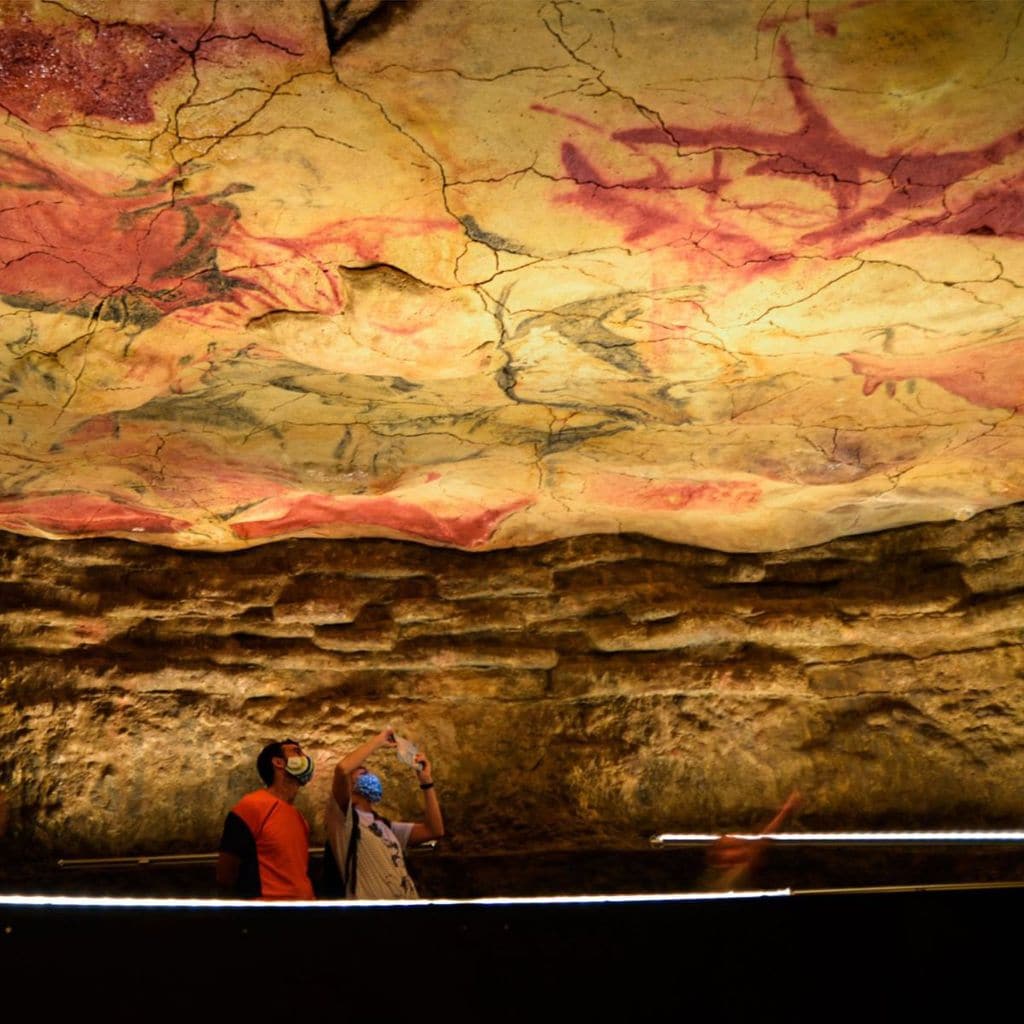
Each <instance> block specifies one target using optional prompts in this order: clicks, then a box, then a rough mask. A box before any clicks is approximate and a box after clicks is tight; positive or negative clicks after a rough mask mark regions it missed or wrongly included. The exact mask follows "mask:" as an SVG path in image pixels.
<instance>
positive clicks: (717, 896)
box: [0, 889, 792, 910]
mask: <svg viewBox="0 0 1024 1024" xmlns="http://www.w3.org/2000/svg"><path fill="white" fill-rule="evenodd" d="M791 895H792V892H791V890H789V889H764V890H757V889H753V890H748V891H744V892H659V893H635V894H629V895H606V896H496V897H489V898H487V899H472V900H454V899H436V900H266V901H263V900H223V899H208V900H204V899H184V900H182V899H167V898H162V897H135V896H18V895H7V896H4V895H0V907H93V908H96V909H99V910H102V909H113V908H119V907H134V908H142V907H150V908H153V909H158V910H208V909H210V908H232V909H236V910H238V909H241V910H273V909H275V908H279V909H295V908H296V907H307V908H310V909H312V908H317V907H320V908H331V909H344V908H346V907H465V906H482V907H507V906H530V905H535V904H566V903H568V904H574V903H578V904H591V903H597V904H600V903H686V902H694V903H696V902H701V901H707V900H749V899H761V898H765V897H769V898H774V897H778V896H791Z"/></svg>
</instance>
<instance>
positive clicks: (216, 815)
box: [0, 506, 1024, 884]
mask: <svg viewBox="0 0 1024 1024" xmlns="http://www.w3.org/2000/svg"><path fill="white" fill-rule="evenodd" d="M1022 594H1024V509H1022V508H1021V507H1019V506H1018V507H1016V508H1014V509H1009V510H1002V511H995V512H990V513H985V514H982V515H980V516H978V517H976V518H974V519H973V520H971V521H970V522H969V523H959V524H958V523H954V524H950V525H944V526H923V527H911V528H904V529H901V530H897V531H889V532H886V533H880V534H875V535H871V536H867V537H858V538H850V539H844V540H840V541H834V542H831V543H829V544H827V545H822V546H819V547H815V548H808V549H802V550H800V551H797V552H790V553H784V554H767V555H763V554H746V555H728V554H721V553H715V552H708V551H706V550H702V549H696V548H687V547H682V546H678V545H672V544H668V543H664V542H660V541H657V540H653V539H650V538H644V537H640V536H627V537H589V538H576V539H571V540H566V541H560V542H553V543H550V544H547V545H543V546H539V547H535V548H531V549H527V550H513V551H497V552H489V553H480V554H467V553H460V552H452V551H445V550H441V549H437V548H431V547H427V546H422V545H416V544H407V543H399V542H391V541H380V540H376V541H374V540H367V541H349V542H327V541H314V540H297V541H286V542H282V543H280V544H274V545H264V546H261V547H258V548H255V549H253V550H249V551H244V552H235V553H217V554H210V553H190V552H178V551H174V550H170V549H166V548H152V547H146V546H144V545H138V544H132V543H129V542H126V541H119V540H92V541H80V542H76V543H74V544H67V543H65V542H54V541H46V540H33V539H27V538H19V537H14V536H12V535H6V536H5V537H4V538H3V540H2V541H0V600H2V611H0V642H2V646H0V743H2V745H3V748H4V750H5V751H6V755H5V758H4V760H3V762H2V764H0V788H2V789H3V790H5V791H6V793H7V796H8V800H9V811H10V826H9V831H8V835H7V837H6V839H4V840H2V842H3V845H4V850H5V855H6V863H7V864H8V866H9V867H10V866H12V865H16V864H21V865H26V864H36V863H38V864H44V863H51V864H52V862H53V860H54V859H56V858H57V857H75V856H85V855H92V854H110V855H126V854H157V853H168V852H194V851H209V850H212V849H213V848H214V847H215V844H216V841H217V837H218V836H219V832H220V826H221V823H222V820H223V815H224V813H225V811H226V810H227V809H228V808H229V807H230V806H231V804H232V803H233V802H234V801H235V800H236V799H237V798H238V797H239V796H240V795H241V794H242V793H243V792H246V791H248V790H249V789H252V788H256V786H257V785H258V781H257V778H256V774H255V770H254V766H253V762H254V758H255V754H256V752H257V750H258V749H259V747H260V746H262V744H263V743H264V742H267V741H268V740H270V739H274V738H281V737H283V736H286V735H291V736H294V737H296V738H298V739H300V740H301V741H302V742H303V743H304V744H305V747H306V749H307V750H309V751H310V752H311V753H312V754H313V755H314V756H315V757H316V759H317V774H316V776H315V778H314V780H313V782H312V783H311V784H310V785H309V786H308V787H307V789H306V790H304V791H303V793H302V794H301V795H300V798H299V805H300V806H301V807H302V809H303V810H304V811H305V812H306V814H307V815H308V816H309V818H310V820H311V821H312V822H313V823H314V838H315V839H320V838H322V831H321V829H322V825H321V819H322V813H323V806H324V800H325V797H326V792H327V786H328V783H329V779H330V775H331V771H332V769H333V766H334V764H335V763H336V760H337V758H338V757H339V756H341V755H342V754H344V753H345V752H346V751H347V750H348V749H351V748H353V747H354V746H356V745H357V744H358V743H360V742H361V741H362V740H363V739H365V738H367V737H368V736H369V735H371V734H372V732H373V731H375V730H377V729H379V728H380V727H382V726H383V725H386V724H389V723H390V724H391V725H393V726H394V727H395V728H396V729H398V730H399V731H400V732H402V733H403V734H405V735H407V736H409V737H411V738H412V739H414V740H415V741H416V742H418V743H420V744H421V745H423V746H424V747H426V749H427V750H428V751H429V752H430V754H431V755H432V758H433V760H434V763H435V771H436V775H437V779H438V789H439V792H440V794H441V797H442V801H443V805H444V809H445V814H446V818H447V821H448V825H449V830H450V837H449V839H447V840H446V841H445V844H446V845H445V849H446V850H448V851H450V852H452V853H453V854H455V855H461V856H471V855H473V856H475V855H482V854H498V853H506V854H509V853H526V852H530V851H533V852H537V851H543V850H563V851H576V852H577V853H579V855H580V856H581V857H582V856H584V855H585V854H587V853H588V851H589V852H591V853H592V852H594V851H597V850H601V849H606V850H621V851H628V850H637V849H642V848H644V847H645V845H646V841H647V838H648V836H649V835H651V834H652V833H656V832H661V831H678V830H684V831H686V830H692V831H699V832H705V831H708V830H715V831H717V830H719V829H721V830H729V829H750V828H752V827H754V826H756V825H759V824H760V823H762V822H763V821H766V820H767V819H768V818H769V817H771V815H772V813H773V811H774V810H775V809H776V808H777V807H778V806H779V805H780V804H781V803H782V801H783V799H784V798H785V797H786V795H787V794H788V793H789V792H790V791H791V790H793V789H797V790H800V791H801V792H802V793H803V798H804V800H803V805H802V807H801V808H800V810H799V812H798V814H797V817H796V818H795V819H794V820H793V821H792V822H791V824H792V825H793V826H794V827H795V828H797V829H807V828H811V829H813V828H822V827H823V828H837V829H857V828H869V827H890V828H908V827H918V828H943V827H945V828H974V827H984V826H989V827H999V826H1003V827H1005V826H1010V825H1015V826H1019V824H1020V817H1021V807H1022V797H1021V782H1020V780H1021V779H1022V778H1024V688H1022V685H1021V683H1022V679H1024V598H1022ZM376 767H377V768H378V769H379V770H380V772H381V774H382V776H383V778H384V781H385V787H386V791H387V809H388V810H389V811H391V812H392V813H393V814H395V815H405V814H415V813H416V810H417V807H418V803H419V794H418V791H417V790H416V788H415V785H414V782H413V780H412V778H411V777H410V775H409V772H408V770H407V769H404V768H403V766H401V764H400V763H399V762H398V761H397V759H395V758H394V757H391V756H385V755H381V756H380V757H379V758H378V760H377V762H376ZM510 884H511V882H510Z"/></svg>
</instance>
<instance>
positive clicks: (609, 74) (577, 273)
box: [0, 0, 1024, 551]
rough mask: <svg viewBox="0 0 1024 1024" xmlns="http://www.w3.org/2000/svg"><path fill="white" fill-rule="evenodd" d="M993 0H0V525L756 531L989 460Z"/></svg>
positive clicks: (1002, 58) (515, 536)
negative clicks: (381, 1) (594, 0)
mask: <svg viewBox="0 0 1024 1024" xmlns="http://www.w3.org/2000/svg"><path fill="white" fill-rule="evenodd" d="M1022 15H1024V7H1022V5H1021V4H1020V3H1017V2H993V3H956V2H932V3H915V2H896V3H893V2H873V0H849V2H841V3H802V2H801V3H795V2H792V3H791V2H780V0H768V2H757V3H746V2H730V0H720V2H713V3H698V2H688V3H679V2H677V0H637V2H632V0H606V2H604V3H602V4H601V5H593V4H587V3H577V2H569V0H565V2H559V0H554V2H543V0H537V2H533V0H518V2H516V3H507V2H496V0H495V2H490V0H475V2H471V3H463V2H454V0H422V2H410V3H405V4H385V5H377V4H375V3H372V2H366V0H363V2H353V3H350V4H344V3H331V2H328V3H325V4H324V5H323V6H321V5H320V4H318V3H316V2H315V0H286V2H283V3H274V4H271V3H258V2H253V0H236V2H229V0H130V2H127V0H126V2H122V3H116V2H106V0H104V2H100V0H65V2H61V3H55V2H24V3H21V2H13V3H12V2H7V3H3V4H0V108H2V111H3V117H2V123H0V136H2V139H0V151H2V164H0V168H2V170H0V184H2V191H0V431H2V437H3V444H2V446H0V489H2V491H0V493H2V495H3V497H2V499H0V529H4V530H7V531H12V532H15V533H21V534H26V535H31V536H40V537H52V538H63V537H90V536H92V537H95V536H120V537H128V538H132V539H136V540H142V541H147V542H152V543H157V544H161V545H169V546H174V547H180V548H189V549H204V550H231V549H234V548H239V547H244V546H248V545H255V544H263V543H266V542H268V541H272V540H279V539H286V538H292V537H302V536H306V537H328V538H342V537H388V538H398V539H405V540H415V541H423V542H427V543H430V544H435V545H442V546H450V547H456V548H461V549H465V550H486V549H493V548H505V547H515V546H520V545H531V544H537V543H541V542H544V541H549V540H553V539H558V538H562V537H568V536H572V535H577V534H593V533H598V534H600V533H618V532H623V531H632V532H638V533H643V534H647V535H650V536H652V537H656V538H660V539H662V540H668V541H674V542H684V543H688V544H697V545H700V546H703V547H708V548H718V549H722V550H728V551H768V550H773V549H780V548H793V547H800V546H804V545H811V544H816V543H820V542H823V541H826V540H829V539H831V538H836V537H841V536H845V535H851V534H857V533H863V532H867V531H875V530H881V529H884V528H889V527H893V526H900V525H907V524H913V523H918V522H925V521H934V520H943V519H950V518H960V519H966V518H970V517H971V516H973V515H975V514H976V513H978V512H980V511H982V510H986V509H992V508H997V507H1000V506H1006V505H1009V504H1012V503H1015V502H1020V501H1022V500H1024V472H1022V466H1024V459H1022V456H1024V432H1022V430H1021V419H1020V417H1019V416H1018V415H1017V411H1018V409H1019V407H1020V406H1021V405H1022V404H1024V329H1022V326H1021V321H1022V317H1024V238H1022V236H1024V131H1022V129H1024V24H1022V20H1024V19H1022Z"/></svg>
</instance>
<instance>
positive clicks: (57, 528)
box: [0, 494, 191, 537]
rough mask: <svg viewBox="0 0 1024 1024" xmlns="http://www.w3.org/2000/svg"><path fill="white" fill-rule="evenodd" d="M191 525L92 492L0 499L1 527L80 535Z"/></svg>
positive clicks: (173, 529)
mask: <svg viewBox="0 0 1024 1024" xmlns="http://www.w3.org/2000/svg"><path fill="white" fill-rule="evenodd" d="M190 525H191V524H190V523H188V522H187V521H186V520H184V519H175V518H173V517H171V516H165V515H162V514H161V513H159V512H153V511H152V510H151V509H148V508H144V507H143V506H141V505H129V504H127V503H125V502H121V501H115V500H114V499H112V498H105V497H101V496H98V495H94V494H49V495H39V496H37V497H26V498H6V499H3V500H0V526H2V527H3V529H5V530H19V529H33V530H42V531H44V532H46V533H59V534H64V535H66V536H69V537H83V536H90V535H94V534H108V533H179V532H181V531H182V530H187V529H188V527H189V526H190Z"/></svg>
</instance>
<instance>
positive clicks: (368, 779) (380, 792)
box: [352, 772, 384, 804]
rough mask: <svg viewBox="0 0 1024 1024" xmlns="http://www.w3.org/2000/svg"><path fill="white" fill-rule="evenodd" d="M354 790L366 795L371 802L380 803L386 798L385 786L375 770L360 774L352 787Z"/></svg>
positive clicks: (363, 795)
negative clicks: (375, 773)
mask: <svg viewBox="0 0 1024 1024" xmlns="http://www.w3.org/2000/svg"><path fill="white" fill-rule="evenodd" d="M352 792H353V793H356V794H358V795H359V796H361V797H365V798H366V799H367V800H369V801H370V803H371V804H379V803H380V802H381V800H383V799H384V787H383V786H382V785H381V784H380V779H378V778H377V776H376V775H374V774H373V772H366V774H365V775H360V776H359V778H358V779H356V784H355V785H354V786H353V787H352Z"/></svg>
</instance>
